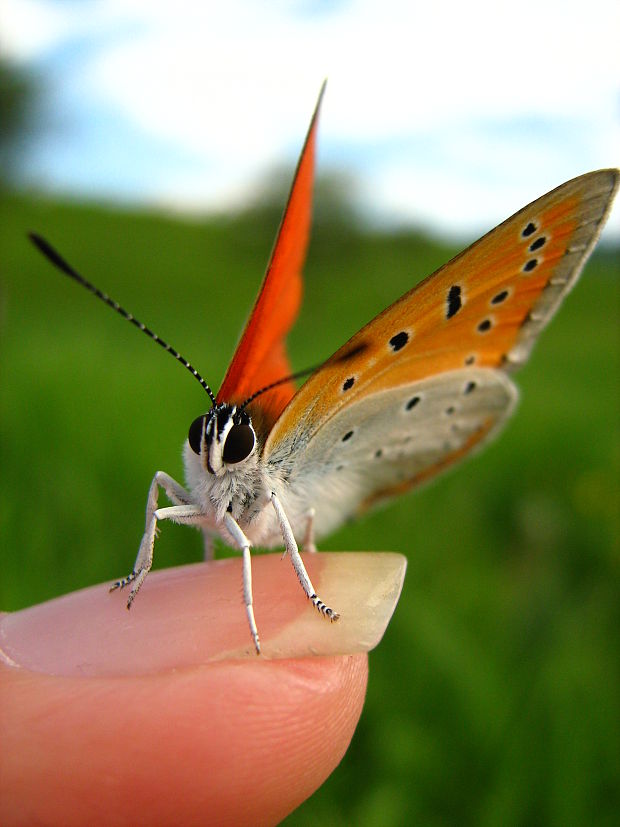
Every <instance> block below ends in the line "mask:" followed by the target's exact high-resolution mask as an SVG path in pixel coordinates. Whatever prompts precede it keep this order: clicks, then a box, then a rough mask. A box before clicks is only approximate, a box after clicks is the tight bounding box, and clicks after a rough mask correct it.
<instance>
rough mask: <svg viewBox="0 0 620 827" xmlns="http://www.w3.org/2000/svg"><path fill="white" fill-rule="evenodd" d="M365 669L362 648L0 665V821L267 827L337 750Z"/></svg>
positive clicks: (359, 698) (353, 714)
mask: <svg viewBox="0 0 620 827" xmlns="http://www.w3.org/2000/svg"><path fill="white" fill-rule="evenodd" d="M367 670H368V663H367V657H366V655H364V654H359V655H352V656H345V657H326V658H307V659H303V660H297V661H295V660H277V661H267V660H264V659H258V658H257V659H254V660H252V661H250V660H246V661H225V662H220V663H212V664H208V665H206V666H202V667H195V668H192V669H187V670H183V671H177V672H169V673H167V674H158V675H157V676H152V675H150V676H148V675H142V676H139V677H134V678H128V677H124V678H111V677H107V678H100V677H98V678H78V677H65V676H60V677H59V676H49V675H42V674H40V673H32V672H29V671H27V670H23V669H13V670H9V669H5V670H3V679H5V682H4V689H3V697H4V698H5V701H8V705H5V710H4V719H5V722H6V724H5V726H4V732H3V751H4V753H5V755H6V756H9V758H8V760H6V761H5V767H4V768H3V773H2V775H3V781H2V784H3V790H2V796H1V798H2V800H3V801H4V802H5V804H4V805H3V806H4V807H5V812H4V818H3V822H2V823H3V824H7V825H10V824H14V823H20V821H19V818H15V815H16V813H18V812H19V813H20V817H21V819H22V822H21V823H39V822H41V823H63V824H66V825H68V826H70V825H71V824H82V823H84V822H83V819H84V814H85V813H88V814H89V817H88V820H89V823H91V824H93V825H96V824H106V825H110V824H116V823H127V819H129V820H132V821H134V822H135V821H138V822H139V823H142V824H158V825H160V824H188V825H190V824H204V823H217V824H220V825H228V824H230V825H238V827H242V825H257V824H275V823H278V822H279V821H280V820H281V819H282V818H284V816H285V815H287V813H289V812H291V811H292V810H293V809H295V808H296V807H297V806H299V804H300V803H301V802H302V801H304V800H305V799H306V798H307V797H308V796H309V795H311V794H312V792H313V791H314V790H315V789H316V788H317V787H318V786H320V785H321V784H322V783H323V781H324V780H325V779H326V778H327V777H328V776H329V774H330V773H331V772H332V771H333V769H334V768H335V767H336V766H337V765H338V763H339V762H340V760H341V758H342V756H343V755H344V753H345V752H346V749H347V747H348V745H349V743H350V740H351V737H352V735H353V732H354V731H355V727H356V725H357V722H358V720H359V717H360V714H361V710H362V707H363V702H364V697H365V691H366V683H367ZM283 768H285V771H283ZM104 781H105V783H104ZM33 789H36V790H37V796H36V797H33V796H32V795H31V794H30V791H31V790H33ZM12 805H14V807H13V810H12V811H11V809H10V808H11V806H12ZM7 807H8V808H9V809H8V810H7V809H6V808H7ZM24 808H25V809H24ZM24 817H26V821H24V820H23V819H24Z"/></svg>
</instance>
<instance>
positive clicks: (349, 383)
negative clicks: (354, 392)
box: [342, 376, 355, 391]
mask: <svg viewBox="0 0 620 827" xmlns="http://www.w3.org/2000/svg"><path fill="white" fill-rule="evenodd" d="M354 384H355V377H354V376H349V378H348V379H347V380H346V382H345V383H344V384H343V386H342V390H343V391H348V390H350V389H351V388H352V387H353V385H354Z"/></svg>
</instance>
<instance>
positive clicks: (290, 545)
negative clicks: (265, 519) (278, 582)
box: [271, 491, 340, 621]
mask: <svg viewBox="0 0 620 827" xmlns="http://www.w3.org/2000/svg"><path fill="white" fill-rule="evenodd" d="M271 503H272V505H273V507H274V509H275V512H276V516H277V518H278V522H279V523H280V531H281V532H282V537H283V539H284V545H285V546H286V550H287V551H288V553H289V555H290V558H291V563H292V564H293V568H294V569H295V574H296V575H297V578H298V580H299V582H300V583H301V587H302V589H303V590H304V591H305V593H306V595H307V596H308V599H309V600H311V601H312V604H313V605H314V606H315V607H316V608H317V609H318V610H319V612H321V614H323V615H325V617H328V618H329V619H330V620H332V621H333V620H338V618H339V617H340V615H339V614H338V612H335V611H334V610H333V609H330V607H329V606H326V605H325V603H323V601H322V600H320V599H319V597H318V595H317V593H316V592H315V590H314V586H313V585H312V582H311V580H310V578H309V577H308V572H307V571H306V567H305V566H304V562H303V560H302V559H301V555H300V553H299V549H298V547H297V541H296V540H295V537H294V535H293V529H292V528H291V524H290V523H289V521H288V517H287V516H286V514H285V513H284V509H283V508H282V503H281V502H280V500H279V499H278V496H277V495H276V494H275V493H274V492H273V491H272V492H271Z"/></svg>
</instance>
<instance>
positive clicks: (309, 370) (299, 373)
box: [239, 365, 321, 411]
mask: <svg viewBox="0 0 620 827" xmlns="http://www.w3.org/2000/svg"><path fill="white" fill-rule="evenodd" d="M320 367H321V365H315V366H314V367H313V368H305V369H304V370H298V371H297V373H291V374H289V375H288V376H283V377H282V379H276V381H275V382H272V383H271V384H270V385H265V387H264V388H261V389H260V390H257V391H254V393H253V394H252V395H251V396H248V398H247V399H246V400H245V402H242V404H241V405H239V410H240V411H242V410H243V409H244V408H246V407H247V406H248V405H249V404H250V402H254V400H255V399H256V397H257V396H261V395H262V394H263V393H266V392H267V391H270V390H271V389H272V388H277V387H278V385H284V383H285V382H290V381H291V379H301V377H302V376H308V375H309V374H310V373H314V371H315V370H318V369H319V368H320Z"/></svg>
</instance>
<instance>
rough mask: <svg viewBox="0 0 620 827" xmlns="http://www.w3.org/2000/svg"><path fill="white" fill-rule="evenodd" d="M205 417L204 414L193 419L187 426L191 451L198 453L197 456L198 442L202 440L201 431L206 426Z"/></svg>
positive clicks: (198, 451)
mask: <svg viewBox="0 0 620 827" xmlns="http://www.w3.org/2000/svg"><path fill="white" fill-rule="evenodd" d="M206 419H207V416H206V414H203V415H202V416H199V417H198V418H197V419H194V421H193V422H192V424H191V425H190V426H189V434H188V435H187V438H188V440H189V444H190V447H191V449H192V451H193V452H194V453H195V454H198V456H200V444H201V442H202V434H203V431H204V429H205V427H206V424H205V423H206Z"/></svg>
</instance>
